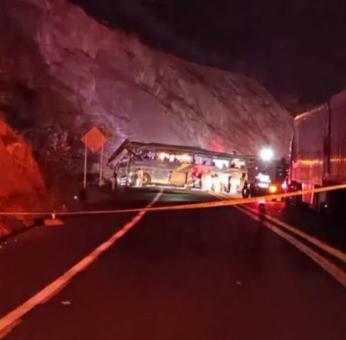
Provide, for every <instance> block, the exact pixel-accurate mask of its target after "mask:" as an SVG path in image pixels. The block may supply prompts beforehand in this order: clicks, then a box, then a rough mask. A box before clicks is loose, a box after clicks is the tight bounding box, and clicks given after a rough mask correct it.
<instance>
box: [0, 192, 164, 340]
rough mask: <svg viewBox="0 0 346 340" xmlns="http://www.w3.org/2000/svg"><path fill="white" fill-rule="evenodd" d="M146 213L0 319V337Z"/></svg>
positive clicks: (56, 291) (134, 219)
mask: <svg viewBox="0 0 346 340" xmlns="http://www.w3.org/2000/svg"><path fill="white" fill-rule="evenodd" d="M161 194H162V192H159V193H158V194H157V195H156V196H155V198H154V199H153V200H152V201H151V202H150V203H149V204H148V205H147V206H146V208H145V209H147V208H150V207H152V206H153V205H154V204H155V203H156V202H157V201H158V199H159V197H160V196H161ZM145 214H146V211H145V210H143V211H141V212H139V213H138V214H137V215H136V216H135V217H133V218H132V219H131V220H130V222H127V223H126V224H125V225H124V226H123V227H122V228H121V229H120V230H118V231H117V232H116V233H114V234H113V235H112V236H111V237H110V238H109V239H108V240H106V241H105V242H103V243H102V244H101V245H99V246H98V247H97V248H96V249H95V250H93V251H92V252H91V253H90V254H88V255H87V256H85V257H84V258H83V259H82V260H80V261H79V262H78V263H76V264H75V265H74V266H73V267H72V268H70V269H69V270H68V271H66V272H65V273H64V274H62V275H61V276H60V277H58V278H57V279H55V280H54V281H53V282H51V283H50V284H49V285H48V286H46V287H45V288H43V289H42V290H40V291H39V292H38V293H36V294H35V295H33V296H32V297H31V298H30V299H28V300H27V301H25V302H24V303H22V304H21V305H20V306H18V307H16V308H15V309H14V310H12V311H11V312H9V313H8V314H6V315H5V316H3V317H2V318H1V319H0V339H2V338H3V337H5V336H6V335H7V334H8V333H9V332H11V331H12V330H13V328H14V327H15V326H16V325H18V324H19V323H20V322H21V318H22V317H23V316H24V315H25V314H27V313H28V312H30V311H31V310H32V309H34V308H35V307H36V306H38V305H40V304H43V303H45V302H47V301H48V300H50V299H51V298H52V297H53V296H54V295H56V294H57V293H58V292H60V291H61V290H62V289H63V288H64V287H65V286H66V285H67V284H68V283H69V282H70V281H71V280H72V279H73V278H74V277H75V276H76V275H77V274H79V273H80V272H82V271H83V270H85V269H86V268H87V267H89V266H90V265H91V264H92V263H93V262H95V261H96V260H97V258H98V257H99V256H100V255H101V254H102V253H104V252H105V251H106V250H108V249H109V248H110V247H111V246H113V244H114V243H115V242H116V241H117V240H119V239H120V238H121V237H122V236H124V235H125V234H126V233H127V232H128V231H129V230H130V229H132V228H133V227H134V226H135V225H136V224H137V223H138V222H139V221H140V220H141V219H142V218H143V217H144V215H145Z"/></svg>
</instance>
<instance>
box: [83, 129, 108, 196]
mask: <svg viewBox="0 0 346 340" xmlns="http://www.w3.org/2000/svg"><path fill="white" fill-rule="evenodd" d="M82 142H83V143H84V146H85V149H84V177H83V187H84V189H85V188H86V185H87V166H88V164H87V162H88V149H89V150H90V151H91V152H92V153H96V152H97V151H99V150H100V149H101V153H100V166H99V186H101V185H102V184H103V154H104V145H105V144H106V143H107V138H106V137H105V135H104V134H103V133H102V132H101V131H100V130H99V129H98V128H96V127H93V128H92V129H90V130H89V131H88V132H87V133H86V134H85V135H84V136H83V137H82Z"/></svg>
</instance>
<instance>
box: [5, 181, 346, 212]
mask: <svg viewBox="0 0 346 340" xmlns="http://www.w3.org/2000/svg"><path fill="white" fill-rule="evenodd" d="M343 189H346V184H340V185H332V186H326V187H322V188H318V189H309V190H299V191H294V192H289V193H284V194H275V195H266V196H259V197H251V198H237V199H233V198H228V199H224V200H221V201H215V202H214V201H213V202H203V203H189V204H177V205H171V206H163V207H151V208H134V209H111V210H86V211H83V210H81V211H65V212H52V211H35V212H25V211H24V212H5V211H3V212H0V216H51V215H52V214H55V216H61V217H63V216H82V215H101V214H119V213H136V212H140V211H146V212H149V211H171V210H189V209H205V208H217V207H224V206H233V205H241V204H248V203H256V202H258V201H262V200H273V199H281V198H288V197H295V196H301V195H305V194H316V193H321V192H328V191H334V190H343Z"/></svg>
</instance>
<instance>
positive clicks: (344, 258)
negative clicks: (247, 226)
mask: <svg viewBox="0 0 346 340" xmlns="http://www.w3.org/2000/svg"><path fill="white" fill-rule="evenodd" d="M213 196H215V197H218V198H219V199H220V198H224V197H225V196H223V195H216V194H214V195H213ZM241 208H242V209H246V210H248V211H251V212H252V213H254V214H258V211H257V210H256V209H254V208H250V207H248V206H245V205H242V206H241ZM262 215H263V216H264V217H265V218H266V219H268V220H269V221H271V222H273V223H276V224H278V225H280V227H282V228H284V229H286V230H289V231H290V232H292V233H293V234H295V235H297V236H299V237H301V238H303V239H304V240H306V241H308V242H310V243H311V244H313V245H315V246H316V247H318V248H320V249H322V250H323V251H325V252H326V253H327V254H329V255H331V256H334V257H335V258H337V259H338V260H340V261H341V262H343V263H346V253H345V252H343V251H341V250H339V249H336V248H334V247H332V246H330V245H329V244H327V243H325V242H322V241H321V240H319V239H317V238H316V237H313V236H311V235H309V234H307V233H305V232H303V231H301V230H299V229H297V228H295V227H293V226H292V225H289V224H288V223H285V222H283V221H280V220H278V219H277V218H274V217H272V216H270V215H268V214H262Z"/></svg>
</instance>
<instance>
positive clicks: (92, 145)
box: [82, 127, 107, 152]
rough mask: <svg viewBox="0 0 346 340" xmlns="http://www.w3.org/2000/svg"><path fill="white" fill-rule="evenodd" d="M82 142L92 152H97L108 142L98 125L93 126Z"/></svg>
mask: <svg viewBox="0 0 346 340" xmlns="http://www.w3.org/2000/svg"><path fill="white" fill-rule="evenodd" d="M82 142H83V143H84V144H85V145H86V146H87V147H88V149H89V150H90V151H91V152H97V151H99V150H100V149H101V148H102V146H103V145H104V144H105V143H107V138H106V136H105V135H104V134H103V133H102V132H101V131H100V130H99V129H98V128H97V127H93V128H92V129H90V130H89V131H88V132H87V133H86V134H85V135H84V136H83V137H82Z"/></svg>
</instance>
